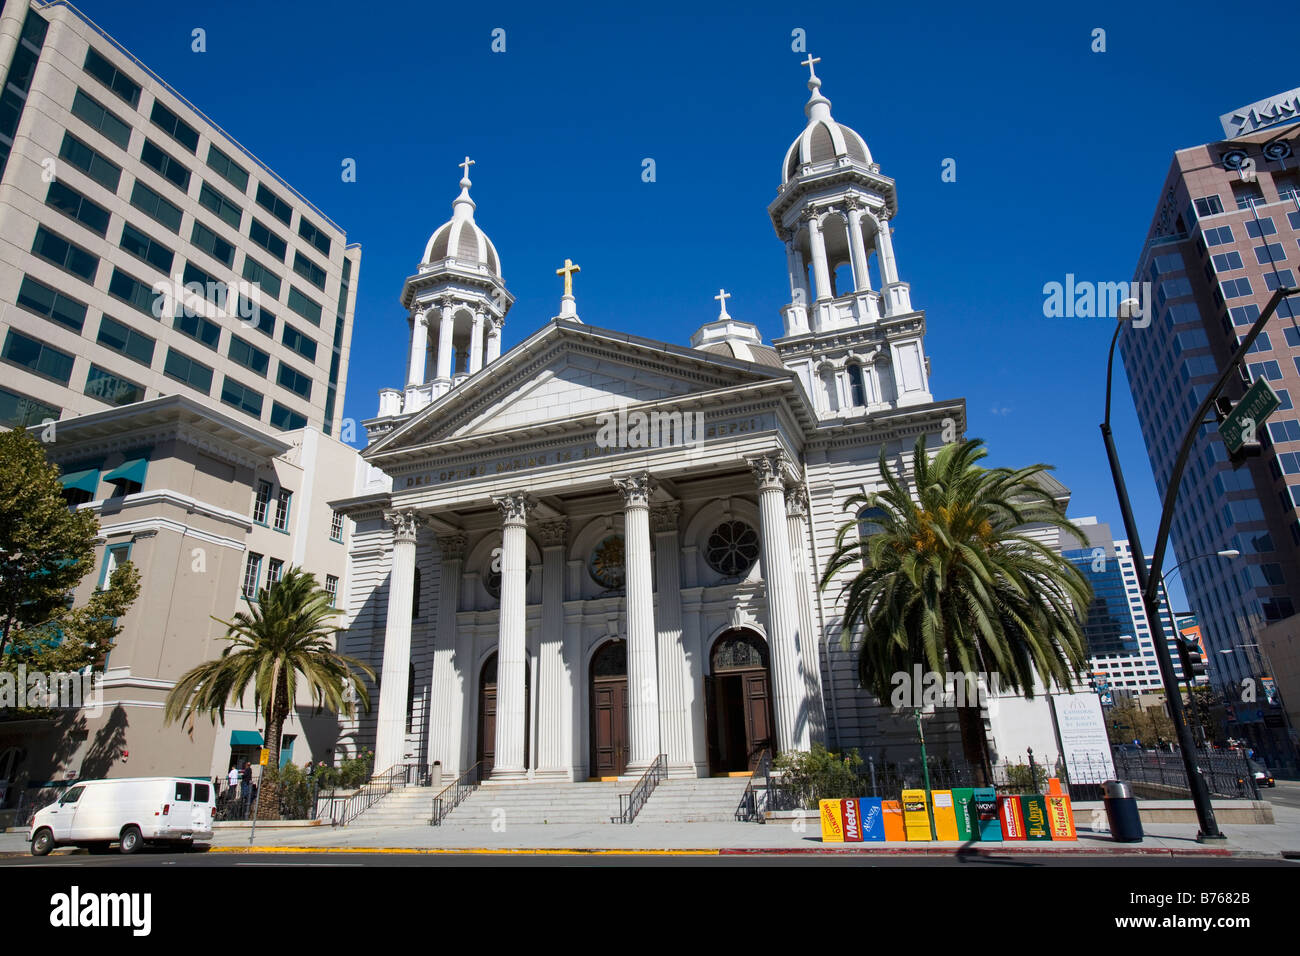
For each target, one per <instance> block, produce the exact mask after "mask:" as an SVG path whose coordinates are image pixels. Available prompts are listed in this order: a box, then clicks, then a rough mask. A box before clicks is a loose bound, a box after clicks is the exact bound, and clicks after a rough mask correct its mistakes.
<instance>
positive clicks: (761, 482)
mask: <svg viewBox="0 0 1300 956" xmlns="http://www.w3.org/2000/svg"><path fill="white" fill-rule="evenodd" d="M747 460H748V461H749V468H750V470H751V471H752V472H753V473H754V480H755V481H756V482H758V489H759V491H768V490H770V489H773V488H775V489H776V490H778V491H780V490H782V489H784V487H785V470H786V467H787V465H789V463H790V459H789V456H787V455H786V453H785V452H783V451H773V452H768V453H767V454H765V455H756V456H754V457H753V458H749V459H747Z"/></svg>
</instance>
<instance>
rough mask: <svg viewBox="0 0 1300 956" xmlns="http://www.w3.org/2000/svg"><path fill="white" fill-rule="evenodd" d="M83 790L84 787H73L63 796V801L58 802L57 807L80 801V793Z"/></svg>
mask: <svg viewBox="0 0 1300 956" xmlns="http://www.w3.org/2000/svg"><path fill="white" fill-rule="evenodd" d="M85 789H86V788H85V787H73V788H72V789H71V790H69V791H68V792H67V793H65V794H64V795H63V799H62V800H60V801H59V805H60V806H62V805H64V804H67V803H76V802H77V801H78V800H80V799H81V792H82V791H83V790H85Z"/></svg>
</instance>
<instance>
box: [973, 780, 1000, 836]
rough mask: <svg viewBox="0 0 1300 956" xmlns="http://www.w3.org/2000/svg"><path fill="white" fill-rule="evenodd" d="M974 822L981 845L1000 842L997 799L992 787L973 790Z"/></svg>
mask: <svg viewBox="0 0 1300 956" xmlns="http://www.w3.org/2000/svg"><path fill="white" fill-rule="evenodd" d="M974 800H975V821H976V825H977V827H978V833H979V839H980V841H981V842H983V843H1001V842H1002V821H1001V820H999V819H998V797H997V793H996V792H995V791H994V789H993V788H992V787H977V788H976V789H975V797H974Z"/></svg>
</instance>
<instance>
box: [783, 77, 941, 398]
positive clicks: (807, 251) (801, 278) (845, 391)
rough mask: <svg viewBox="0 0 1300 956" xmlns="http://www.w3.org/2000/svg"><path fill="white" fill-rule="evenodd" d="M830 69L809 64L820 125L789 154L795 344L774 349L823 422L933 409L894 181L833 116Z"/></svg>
mask: <svg viewBox="0 0 1300 956" xmlns="http://www.w3.org/2000/svg"><path fill="white" fill-rule="evenodd" d="M819 62H821V61H820V59H819V58H816V57H812V56H809V57H808V59H807V60H805V61H804V62H803V65H804V66H806V67H808V74H809V79H808V90H809V92H810V94H811V95H810V96H809V99H808V103H807V104H806V105H805V106H804V115H805V116H806V117H807V119H808V123H807V125H806V126H805V127H804V130H803V132H802V133H800V134H799V136H798V137H797V138H796V139H795V141H794V142H793V143H791V144H790V148H789V150H787V151H786V154H785V162H784V163H783V164H782V167H781V185H780V187H779V188H778V190H777V196H776V199H774V200H773V201H772V203H771V205H769V206H768V210H767V211H768V215H769V216H771V218H772V225H773V226H774V227H775V229H776V233H777V235H778V236H779V237H780V238H781V241H782V242H784V243H785V252H786V264H787V267H788V271H789V276H790V303H789V305H787V306H785V308H784V309H782V319H783V321H784V325H785V335H784V336H783V337H782V338H780V339H778V340H777V341H775V342H774V343H773V345H775V347H776V349H777V352H778V353H779V354H780V356H781V360H782V363H783V364H784V365H785V366H786V367H787V368H789V369H791V370H793V371H796V372H798V373H799V375H800V377H801V378H802V379H803V380H804V386H805V387H806V388H807V390H808V393H809V394H810V395H811V396H813V399H814V401H815V402H816V405H817V409H818V414H819V415H820V416H821V417H823V418H844V417H855V416H858V415H862V414H866V413H868V412H872V411H877V410H884V409H889V408H900V407H905V406H908V405H920V404H926V403H928V402H930V401H932V400H933V399H932V398H931V395H930V385H929V360H928V359H927V358H926V356H925V352H924V337H925V316H924V313H922V312H920V311H916V310H913V308H912V299H911V290H910V287H909V286H908V284H907V283H906V282H903V281H902V280H900V279H899V274H898V263H897V261H896V259H895V257H894V243H893V238H892V236H891V235H890V223H891V222H892V220H893V218H894V216H895V215H896V214H897V212H898V199H897V195H896V193H895V190H894V181H893V180H892V179H890V178H889V177H888V176H884V175H882V174H881V172H880V166H879V165H878V164H877V163H875V162H873V161H872V158H871V152H870V150H869V149H867V144H866V142H865V141H864V140H863V138H862V137H861V136H859V135H858V133H857V132H856V131H855V130H853V129H851V128H850V127H848V126H845V125H843V124H842V123H837V122H836V121H835V120H834V118H833V117H832V116H831V102H830V100H828V99H827V98H826V97H825V96H824V95H823V94H822V92H821V85H822V82H821V79H820V78H819V77H818V76H817V73H816V65H817V64H818V63H819Z"/></svg>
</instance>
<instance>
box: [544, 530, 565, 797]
mask: <svg viewBox="0 0 1300 956" xmlns="http://www.w3.org/2000/svg"><path fill="white" fill-rule="evenodd" d="M538 533H539V535H540V537H541V540H542V635H541V641H540V643H539V648H538V655H537V656H538V658H539V662H538V668H539V671H540V674H539V680H538V682H537V685H538V686H537V696H538V700H537V707H538V715H539V716H538V721H537V774H538V776H547V777H558V778H563V779H566V780H567V779H572V777H573V761H572V748H571V737H572V733H573V730H572V727H571V726H570V723H571V720H572V711H573V677H572V675H573V670H572V665H571V666H569V667H566V666H565V661H564V650H565V639H564V638H565V633H564V631H565V628H564V545H565V542H566V541H567V540H568V534H569V519H568V518H557V519H554V520H552V521H543V522H542V523H541V526H540V528H539V531H538Z"/></svg>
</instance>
